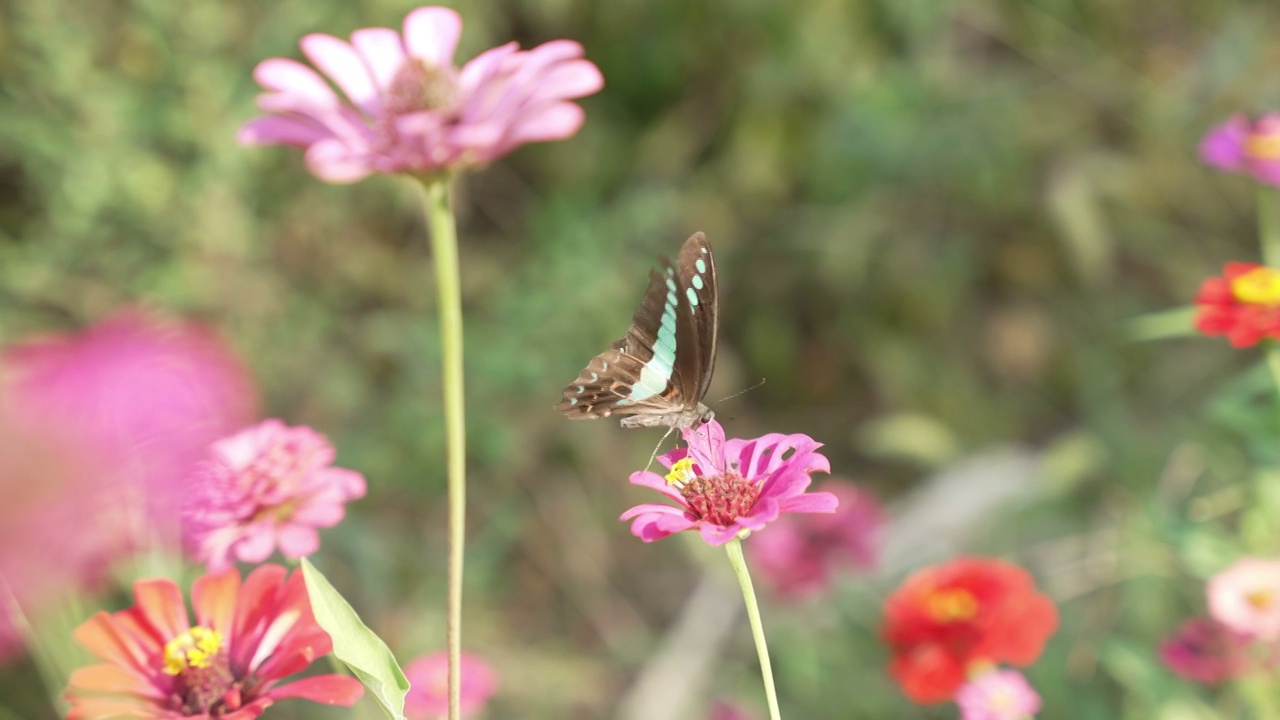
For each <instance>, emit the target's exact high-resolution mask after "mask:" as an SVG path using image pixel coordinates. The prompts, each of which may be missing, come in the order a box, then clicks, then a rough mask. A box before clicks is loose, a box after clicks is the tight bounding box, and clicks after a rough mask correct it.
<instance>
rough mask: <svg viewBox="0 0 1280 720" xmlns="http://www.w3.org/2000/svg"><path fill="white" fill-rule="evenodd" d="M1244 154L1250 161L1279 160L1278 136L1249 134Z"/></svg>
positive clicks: (1279, 141)
mask: <svg viewBox="0 0 1280 720" xmlns="http://www.w3.org/2000/svg"><path fill="white" fill-rule="evenodd" d="M1244 154H1245V155H1247V156H1248V157H1249V159H1251V160H1280V135H1275V134H1268V135H1261V134H1258V133H1251V134H1250V135H1249V139H1248V140H1245V143H1244Z"/></svg>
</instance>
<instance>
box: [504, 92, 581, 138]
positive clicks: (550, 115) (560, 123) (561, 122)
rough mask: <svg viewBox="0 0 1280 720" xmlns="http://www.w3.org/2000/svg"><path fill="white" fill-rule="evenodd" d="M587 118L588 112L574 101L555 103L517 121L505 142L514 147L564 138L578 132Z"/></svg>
mask: <svg viewBox="0 0 1280 720" xmlns="http://www.w3.org/2000/svg"><path fill="white" fill-rule="evenodd" d="M586 118H587V115H586V113H585V112H584V111H583V110H582V108H580V107H578V106H577V105H575V104H574V103H571V102H567V101H566V102H559V103H554V104H551V105H548V106H546V107H544V108H542V109H541V110H539V111H538V112H536V113H534V114H532V115H528V116H525V117H521V118H520V119H519V120H518V121H516V123H515V124H514V125H513V126H511V128H510V129H508V130H507V137H506V143H505V144H506V145H507V146H508V147H509V148H514V147H516V146H518V145H523V144H525V143H534V142H548V141H551V140H563V139H564V138H567V137H571V136H572V135H573V134H574V133H576V132H578V128H580V127H582V123H583V122H585V121H586Z"/></svg>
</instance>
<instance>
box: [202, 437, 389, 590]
mask: <svg viewBox="0 0 1280 720" xmlns="http://www.w3.org/2000/svg"><path fill="white" fill-rule="evenodd" d="M209 454H210V457H209V459H208V460H206V461H205V462H203V463H200V464H199V465H197V466H196V469H195V471H194V473H193V474H192V476H191V477H190V478H189V479H188V482H187V484H186V493H187V495H186V501H185V502H184V504H183V508H182V520H183V530H184V535H185V539H186V544H187V551H188V552H189V553H190V554H191V555H192V556H194V557H195V558H197V559H198V560H200V561H202V562H204V563H207V564H208V566H209V569H210V570H221V569H223V568H226V567H229V566H230V565H231V564H232V563H234V562H235V561H236V560H241V561H243V562H250V563H255V562H262V561H263V560H266V559H267V558H268V557H269V556H270V555H271V553H272V552H273V551H274V550H275V549H276V547H279V548H280V552H281V553H282V554H283V555H284V556H285V557H287V558H300V557H306V556H307V555H310V554H311V553H313V552H315V551H316V550H317V549H318V548H319V547H320V534H319V533H318V532H317V529H318V528H326V527H333V526H334V525H337V524H338V522H339V521H341V520H342V517H343V514H344V509H343V505H344V504H345V503H347V502H349V501H351V500H355V499H357V498H361V497H364V493H365V482H364V476H363V475H361V474H360V473H358V472H355V471H354V470H347V469H344V468H339V467H333V466H332V464H333V459H334V450H333V446H332V445H330V444H329V441H328V440H326V439H325V437H324V436H323V435H321V434H320V433H317V432H316V431H314V430H312V429H311V428H308V427H288V426H286V425H285V424H284V423H282V422H280V421H279V420H267V421H265V422H262V423H259V424H257V425H255V426H253V427H251V428H249V429H247V430H244V431H242V432H239V433H237V434H235V435H233V436H231V437H229V438H226V439H225V440H220V441H219V442H217V443H214V445H213V446H212V447H211V448H210V450H209Z"/></svg>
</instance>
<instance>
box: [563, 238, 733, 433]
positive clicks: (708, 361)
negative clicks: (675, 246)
mask: <svg viewBox="0 0 1280 720" xmlns="http://www.w3.org/2000/svg"><path fill="white" fill-rule="evenodd" d="M660 261H661V265H662V267H661V269H658V270H652V271H650V273H649V289H648V290H646V291H645V294H644V300H642V301H641V302H640V308H639V309H638V310H636V314H635V316H634V317H632V318H631V327H630V328H629V329H628V330H627V334H626V336H625V337H623V338H622V339H621V340H619V341H617V342H615V343H614V344H613V346H612V347H611V348H610V349H608V350H605V351H604V352H602V353H600V354H599V355H597V356H595V358H594V359H593V360H592V361H591V362H590V363H588V364H587V367H586V368H585V369H583V371H582V372H580V373H578V379H576V380H574V381H573V382H572V383H569V384H568V385H566V386H565V388H564V398H563V399H562V400H561V401H560V402H559V404H557V405H556V409H557V410H559V411H560V412H562V413H564V414H565V415H567V416H568V417H569V419H571V420H590V419H593V418H605V417H611V416H614V415H617V416H619V417H621V419H622V427H625V428H636V427H656V426H660V425H661V426H666V427H670V428H686V427H698V426H699V425H702V424H703V423H706V422H710V421H711V420H712V419H713V418H714V417H715V413H714V412H712V411H711V409H710V408H708V407H707V406H706V405H703V404H702V397H703V396H704V395H706V393H707V387H708V386H709V385H710V384H711V372H712V370H714V369H715V363H716V330H717V321H718V319H719V308H718V306H717V304H716V264H715V259H714V258H713V257H712V255H711V245H709V244H708V243H707V237H706V235H703V234H702V233H700V232H697V233H694V234H693V235H691V236H689V239H688V240H685V241H684V245H683V246H682V247H681V248H680V255H679V257H678V258H677V259H676V263H675V264H674V265H673V264H672V263H671V261H670V260H668V259H667V258H665V257H664V258H661V259H660Z"/></svg>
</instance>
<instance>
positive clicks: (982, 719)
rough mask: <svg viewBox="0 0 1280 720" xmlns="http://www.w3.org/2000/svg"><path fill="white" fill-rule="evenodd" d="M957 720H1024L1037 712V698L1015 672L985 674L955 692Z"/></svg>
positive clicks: (993, 671) (1027, 684) (1038, 704)
mask: <svg viewBox="0 0 1280 720" xmlns="http://www.w3.org/2000/svg"><path fill="white" fill-rule="evenodd" d="M956 705H958V706H959V707H960V720H1026V719H1027V718H1030V717H1032V716H1034V715H1035V714H1036V713H1038V712H1040V696H1039V695H1038V694H1036V691H1035V690H1034V689H1032V687H1031V685H1030V684H1029V683H1028V682H1027V679H1026V678H1025V677H1023V676H1022V673H1020V672H1018V671H1017V670H994V669H993V670H988V671H987V672H984V673H982V674H981V675H978V676H977V677H975V678H973V679H971V680H969V682H967V683H965V684H964V685H963V686H962V687H961V688H960V690H959V691H958V692H956Z"/></svg>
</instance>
